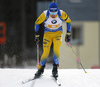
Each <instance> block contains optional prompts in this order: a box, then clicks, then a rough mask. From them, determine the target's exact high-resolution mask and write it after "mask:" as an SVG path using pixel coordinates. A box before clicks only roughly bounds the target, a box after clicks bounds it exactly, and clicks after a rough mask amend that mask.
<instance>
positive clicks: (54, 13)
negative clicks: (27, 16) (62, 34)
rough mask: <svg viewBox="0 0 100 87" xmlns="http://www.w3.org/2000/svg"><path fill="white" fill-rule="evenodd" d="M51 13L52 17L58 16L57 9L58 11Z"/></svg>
mask: <svg viewBox="0 0 100 87" xmlns="http://www.w3.org/2000/svg"><path fill="white" fill-rule="evenodd" d="M49 13H50V16H51V17H52V18H55V17H56V16H57V13H58V12H57V11H56V12H49Z"/></svg>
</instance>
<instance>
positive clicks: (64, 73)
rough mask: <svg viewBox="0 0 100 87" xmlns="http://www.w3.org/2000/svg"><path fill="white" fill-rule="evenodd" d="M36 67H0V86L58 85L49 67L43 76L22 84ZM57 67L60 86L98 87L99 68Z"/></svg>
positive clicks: (40, 86) (30, 76) (50, 86)
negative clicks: (84, 69)
mask: <svg viewBox="0 0 100 87" xmlns="http://www.w3.org/2000/svg"><path fill="white" fill-rule="evenodd" d="M36 71H37V69H0V87H58V86H57V84H56V83H55V82H54V81H53V80H52V78H51V77H50V75H51V71H52V70H51V69H45V71H44V74H43V76H42V77H41V78H40V79H36V80H35V81H31V82H28V83H26V84H22V81H23V80H25V79H29V78H32V76H34V73H35V72H36ZM86 71H87V72H88V73H84V71H83V70H82V69H59V78H58V79H59V81H60V82H61V84H62V86H60V87H100V69H86Z"/></svg>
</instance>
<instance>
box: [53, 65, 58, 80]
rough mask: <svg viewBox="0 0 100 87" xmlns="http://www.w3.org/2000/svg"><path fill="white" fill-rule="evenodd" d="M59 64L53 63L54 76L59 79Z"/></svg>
mask: <svg viewBox="0 0 100 87" xmlns="http://www.w3.org/2000/svg"><path fill="white" fill-rule="evenodd" d="M57 69H58V65H56V64H53V70H52V76H53V77H54V78H55V79H57V77H58V70H57Z"/></svg>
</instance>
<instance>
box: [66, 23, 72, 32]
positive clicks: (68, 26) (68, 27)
mask: <svg viewBox="0 0 100 87" xmlns="http://www.w3.org/2000/svg"><path fill="white" fill-rule="evenodd" d="M66 25H67V33H68V32H71V24H70V23H66Z"/></svg>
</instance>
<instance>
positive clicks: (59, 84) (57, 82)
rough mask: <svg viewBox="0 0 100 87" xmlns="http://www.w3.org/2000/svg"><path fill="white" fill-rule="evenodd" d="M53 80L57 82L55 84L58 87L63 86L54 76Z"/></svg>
mask: <svg viewBox="0 0 100 87" xmlns="http://www.w3.org/2000/svg"><path fill="white" fill-rule="evenodd" d="M52 79H53V80H54V81H55V83H56V84H57V85H58V86H61V83H60V82H59V80H58V79H57V78H55V77H53V76H52Z"/></svg>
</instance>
